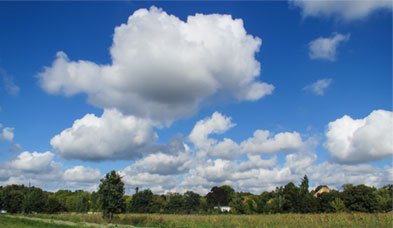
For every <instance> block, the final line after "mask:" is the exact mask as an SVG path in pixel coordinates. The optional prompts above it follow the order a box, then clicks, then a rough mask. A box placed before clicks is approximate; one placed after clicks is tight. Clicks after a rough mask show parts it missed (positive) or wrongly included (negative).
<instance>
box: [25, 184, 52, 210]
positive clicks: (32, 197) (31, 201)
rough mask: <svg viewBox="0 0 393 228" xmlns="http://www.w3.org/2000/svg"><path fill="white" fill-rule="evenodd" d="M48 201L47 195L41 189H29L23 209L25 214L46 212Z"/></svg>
mask: <svg viewBox="0 0 393 228" xmlns="http://www.w3.org/2000/svg"><path fill="white" fill-rule="evenodd" d="M46 201H47V195H46V194H45V193H44V191H42V189H40V188H34V187H31V188H28V193H27V194H26V196H25V198H24V200H23V203H22V208H23V211H24V212H25V213H32V212H37V213H41V212H44V210H45V206H46Z"/></svg>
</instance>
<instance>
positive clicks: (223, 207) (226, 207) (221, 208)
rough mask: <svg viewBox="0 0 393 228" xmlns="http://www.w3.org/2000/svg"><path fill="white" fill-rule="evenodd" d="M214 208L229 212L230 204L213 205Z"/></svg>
mask: <svg viewBox="0 0 393 228" xmlns="http://www.w3.org/2000/svg"><path fill="white" fill-rule="evenodd" d="M214 209H220V211H221V212H230V211H231V207H230V206H221V207H214Z"/></svg>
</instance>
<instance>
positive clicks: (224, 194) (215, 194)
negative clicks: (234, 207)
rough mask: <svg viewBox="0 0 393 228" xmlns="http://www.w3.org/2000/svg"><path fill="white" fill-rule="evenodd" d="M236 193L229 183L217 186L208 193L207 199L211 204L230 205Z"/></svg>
mask: <svg viewBox="0 0 393 228" xmlns="http://www.w3.org/2000/svg"><path fill="white" fill-rule="evenodd" d="M234 195H235V190H234V189H233V188H232V187H230V186H229V185H223V186H221V187H217V186H215V187H213V188H212V189H211V190H210V192H209V193H208V194H207V195H206V200H207V203H208V204H210V205H211V206H228V205H229V202H231V200H232V198H233V197H234Z"/></svg>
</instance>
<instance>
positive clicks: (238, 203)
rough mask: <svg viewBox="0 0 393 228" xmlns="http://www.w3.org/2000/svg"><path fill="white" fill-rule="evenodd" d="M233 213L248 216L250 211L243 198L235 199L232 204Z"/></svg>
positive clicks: (230, 204)
mask: <svg viewBox="0 0 393 228" xmlns="http://www.w3.org/2000/svg"><path fill="white" fill-rule="evenodd" d="M229 206H230V207H231V213H233V214H246V213H247V211H248V210H249V206H248V204H246V203H244V202H243V200H242V199H241V198H235V199H233V200H232V201H231V202H230V203H229Z"/></svg>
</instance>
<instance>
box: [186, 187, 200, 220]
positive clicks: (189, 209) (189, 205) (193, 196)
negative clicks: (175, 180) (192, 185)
mask: <svg viewBox="0 0 393 228" xmlns="http://www.w3.org/2000/svg"><path fill="white" fill-rule="evenodd" d="M200 202H201V196H200V195H199V194H197V193H195V192H193V191H187V192H186V193H184V208H185V211H186V213H188V214H190V213H194V212H197V211H198V209H199V205H200Z"/></svg>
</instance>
